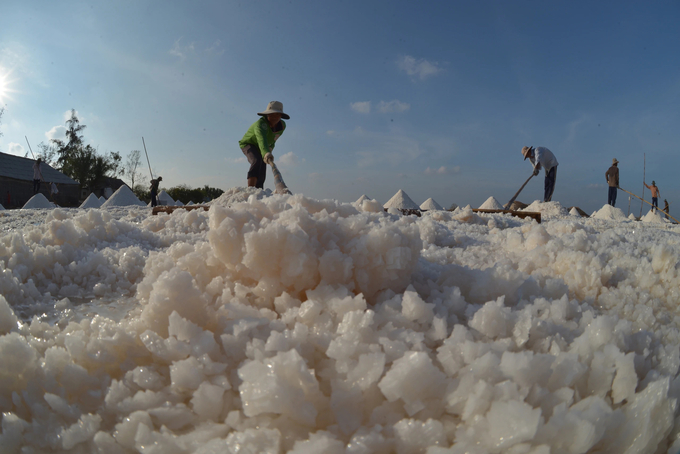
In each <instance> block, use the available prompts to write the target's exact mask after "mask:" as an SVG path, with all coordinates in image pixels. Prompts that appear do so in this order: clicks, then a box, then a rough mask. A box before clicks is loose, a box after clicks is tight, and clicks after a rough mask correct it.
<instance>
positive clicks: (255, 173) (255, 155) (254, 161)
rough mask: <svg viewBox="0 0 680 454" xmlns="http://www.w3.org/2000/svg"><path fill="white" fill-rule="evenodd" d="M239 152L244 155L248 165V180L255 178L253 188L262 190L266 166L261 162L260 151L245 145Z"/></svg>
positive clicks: (265, 176)
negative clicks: (255, 181)
mask: <svg viewBox="0 0 680 454" xmlns="http://www.w3.org/2000/svg"><path fill="white" fill-rule="evenodd" d="M241 151H242V152H243V154H244V155H246V158H247V159H248V162H249V163H250V169H249V170H248V178H257V183H256V184H255V187H256V188H259V189H264V180H265V178H267V164H265V162H264V161H263V160H262V153H260V149H259V148H257V147H255V146H252V145H246V146H245V147H243V148H241Z"/></svg>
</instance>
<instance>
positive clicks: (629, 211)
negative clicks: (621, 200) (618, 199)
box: [626, 196, 630, 216]
mask: <svg viewBox="0 0 680 454" xmlns="http://www.w3.org/2000/svg"><path fill="white" fill-rule="evenodd" d="M626 216H630V196H628V214H627V215H626Z"/></svg>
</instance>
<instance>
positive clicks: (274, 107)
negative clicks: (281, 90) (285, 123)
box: [257, 101, 290, 120]
mask: <svg viewBox="0 0 680 454" xmlns="http://www.w3.org/2000/svg"><path fill="white" fill-rule="evenodd" d="M273 113H278V114H281V118H283V119H285V120H290V115H288V114H287V113H283V103H282V102H279V101H272V102H270V103H269V104H267V110H265V111H264V112H258V113H257V114H258V115H269V114H273Z"/></svg>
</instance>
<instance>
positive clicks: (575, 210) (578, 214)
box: [569, 207, 581, 217]
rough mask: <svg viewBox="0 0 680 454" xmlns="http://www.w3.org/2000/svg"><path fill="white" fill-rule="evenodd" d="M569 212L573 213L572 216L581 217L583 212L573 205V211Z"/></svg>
mask: <svg viewBox="0 0 680 454" xmlns="http://www.w3.org/2000/svg"><path fill="white" fill-rule="evenodd" d="M569 214H570V215H572V216H578V217H581V213H579V212H578V210H577V209H576V207H573V208H572V209H571V211H569Z"/></svg>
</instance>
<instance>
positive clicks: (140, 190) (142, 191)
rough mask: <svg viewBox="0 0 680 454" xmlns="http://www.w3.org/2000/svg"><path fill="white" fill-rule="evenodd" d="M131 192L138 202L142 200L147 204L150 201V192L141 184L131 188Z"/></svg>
mask: <svg viewBox="0 0 680 454" xmlns="http://www.w3.org/2000/svg"><path fill="white" fill-rule="evenodd" d="M132 192H133V193H134V194H135V195H136V196H137V198H138V199H139V200H142V201H144V202H147V203H148V202H150V201H151V191H150V190H149V188H147V187H146V186H145V185H142V184H138V185H136V186H135V187H134V188H132Z"/></svg>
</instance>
